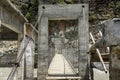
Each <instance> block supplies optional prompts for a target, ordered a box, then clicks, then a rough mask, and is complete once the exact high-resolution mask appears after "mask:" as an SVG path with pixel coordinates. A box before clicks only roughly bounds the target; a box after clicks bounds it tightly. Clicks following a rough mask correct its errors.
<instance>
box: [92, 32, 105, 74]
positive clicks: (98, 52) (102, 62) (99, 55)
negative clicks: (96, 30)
mask: <svg viewBox="0 0 120 80" xmlns="http://www.w3.org/2000/svg"><path fill="white" fill-rule="evenodd" d="M90 37H91V39H92V41H93V44H95V40H94V37H93V35H92V33H91V32H90ZM96 51H97V55H98V57H99V59H100V62H101V64H102V66H103V69H104V71H105V73H107V68H106V66H105V64H104V61H103V58H102V56H101V54H100V51H99V49H98V48H96Z"/></svg>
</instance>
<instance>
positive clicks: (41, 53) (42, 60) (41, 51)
mask: <svg viewBox="0 0 120 80" xmlns="http://www.w3.org/2000/svg"><path fill="white" fill-rule="evenodd" d="M47 58H48V18H47V17H42V19H41V21H40V22H39V34H38V74H37V76H38V77H37V79H38V80H46V74H47V72H48V61H47V60H48V59H47Z"/></svg>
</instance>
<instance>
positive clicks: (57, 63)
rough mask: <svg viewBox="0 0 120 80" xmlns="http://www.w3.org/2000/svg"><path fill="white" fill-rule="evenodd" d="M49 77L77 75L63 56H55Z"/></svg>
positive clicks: (49, 70)
mask: <svg viewBox="0 0 120 80" xmlns="http://www.w3.org/2000/svg"><path fill="white" fill-rule="evenodd" d="M48 75H58V76H61V75H63V76H66V75H70V76H75V75H77V74H76V73H75V72H74V70H73V68H72V67H71V65H70V64H69V63H68V62H67V60H66V59H65V57H64V56H63V55H62V54H57V53H56V54H55V56H54V58H53V60H52V62H51V64H50V67H49V69H48Z"/></svg>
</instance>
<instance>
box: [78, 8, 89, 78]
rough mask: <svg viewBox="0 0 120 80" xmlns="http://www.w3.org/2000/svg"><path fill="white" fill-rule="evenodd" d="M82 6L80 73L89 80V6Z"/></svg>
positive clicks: (79, 30) (79, 29)
mask: <svg viewBox="0 0 120 80" xmlns="http://www.w3.org/2000/svg"><path fill="white" fill-rule="evenodd" d="M85 7H87V6H82V14H81V16H80V17H79V19H78V37H79V59H78V64H79V69H78V71H79V75H80V76H81V77H82V79H81V80H88V76H89V75H88V72H89V70H88V65H87V64H88V58H87V52H88V48H89V47H88V44H89V35H88V34H89V32H88V8H85Z"/></svg>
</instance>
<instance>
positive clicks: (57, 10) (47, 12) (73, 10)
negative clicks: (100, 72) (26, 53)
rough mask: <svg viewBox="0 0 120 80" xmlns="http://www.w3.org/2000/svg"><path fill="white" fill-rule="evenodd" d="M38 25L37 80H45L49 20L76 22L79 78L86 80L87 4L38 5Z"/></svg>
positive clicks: (87, 71) (87, 47)
mask: <svg viewBox="0 0 120 80" xmlns="http://www.w3.org/2000/svg"><path fill="white" fill-rule="evenodd" d="M39 16H40V18H39V23H38V29H39V33H38V74H37V79H38V80H46V75H47V73H48V66H49V65H48V60H49V59H48V56H50V55H51V54H50V53H49V51H48V50H49V47H48V37H49V36H48V31H49V25H48V23H49V20H78V37H79V60H78V62H79V67H78V69H79V71H78V72H79V73H78V74H79V76H81V77H82V80H87V79H88V73H89V70H88V68H87V63H88V59H87V52H88V51H89V46H88V44H89V29H88V28H89V27H88V5H87V4H67V5H66V4H63V5H62V4H61V5H39Z"/></svg>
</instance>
